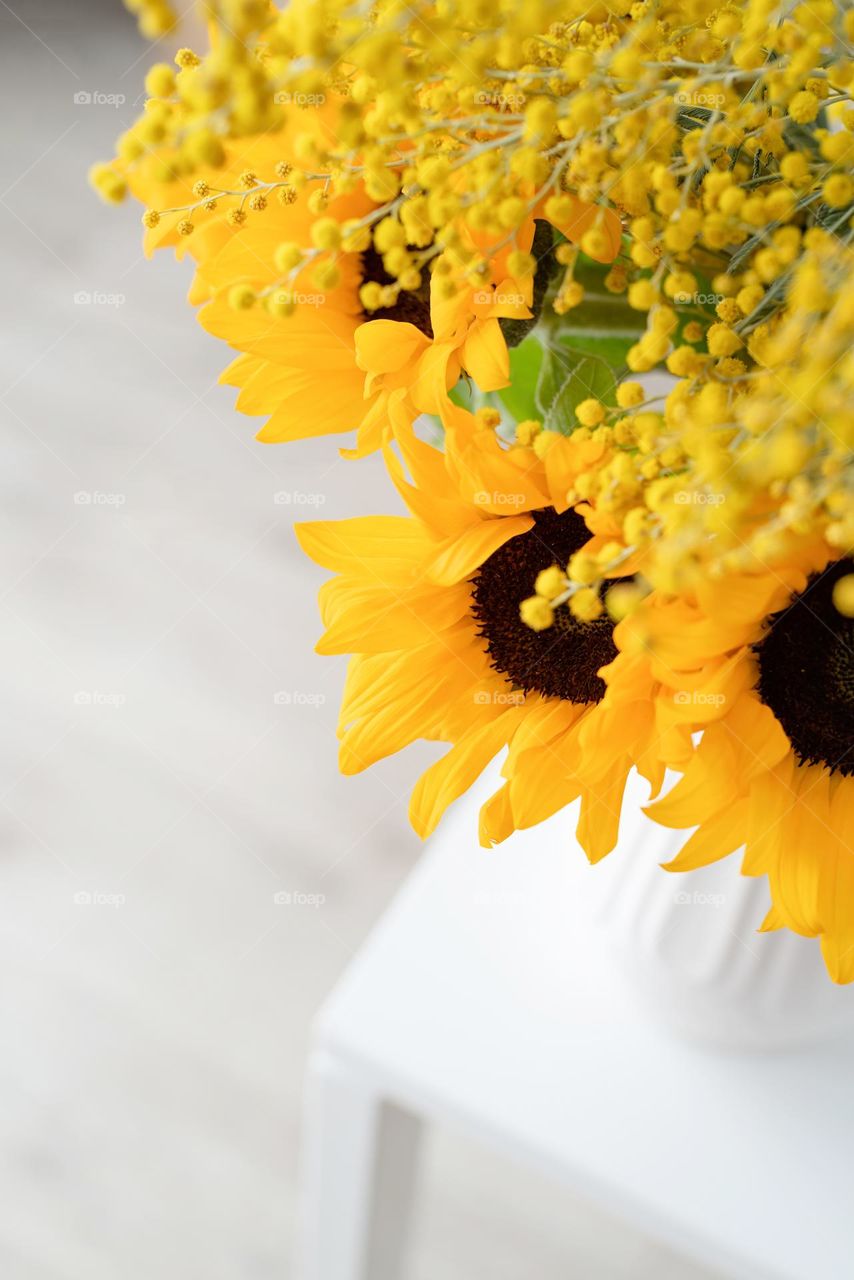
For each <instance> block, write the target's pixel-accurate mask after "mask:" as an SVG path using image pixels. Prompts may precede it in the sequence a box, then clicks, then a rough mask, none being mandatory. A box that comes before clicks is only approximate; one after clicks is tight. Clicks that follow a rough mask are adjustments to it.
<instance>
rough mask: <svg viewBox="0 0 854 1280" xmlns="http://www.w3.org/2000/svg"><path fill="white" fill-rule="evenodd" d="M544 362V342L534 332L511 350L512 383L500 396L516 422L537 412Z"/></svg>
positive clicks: (531, 416)
mask: <svg viewBox="0 0 854 1280" xmlns="http://www.w3.org/2000/svg"><path fill="white" fill-rule="evenodd" d="M542 363H543V347H542V343H541V342H540V340H539V339H538V338H536V337H535V336H534V335H533V334H532V335H531V336H530V337H529V338H526V339H525V341H524V342H520V344H519V346H518V347H513V348H512V349H511V351H510V385H509V386H508V387H504V388H502V390H501V391H499V392H498V398H499V399H500V401H501V403H502V404H503V406H504V408H505V409H506V410H507V411H508V413H510V414H511V415H512V417H513V418H514V420H515V421H516V422H524V421H525V419H526V418H533V417H535V416H536V414H537V402H536V388H537V380H538V378H539V376H540V369H541V367H542Z"/></svg>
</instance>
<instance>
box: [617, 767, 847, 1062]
mask: <svg viewBox="0 0 854 1280" xmlns="http://www.w3.org/2000/svg"><path fill="white" fill-rule="evenodd" d="M643 798H644V797H643V789H642V788H641V787H640V784H639V783H637V782H635V783H634V785H632V786H630V787H629V789H628V792H627V796H626V806H625V810H624V822H623V825H622V828H621V834H620V842H619V847H618V848H617V849H616V850H615V851H614V852H613V853H612V854H611V855H610V857H609V858H608V859H606V860H605V862H604V863H603V864H600V866H599V867H598V868H597V876H596V878H597V880H600V877H601V880H600V884H599V886H598V888H597V891H596V894H595V896H596V898H597V916H598V919H599V925H600V928H601V930H603V931H604V933H605V934H606V937H607V942H608V949H609V950H611V951H612V953H613V955H614V958H615V960H616V962H617V964H618V965H619V966H620V967H621V968H622V969H623V971H624V975H625V980H626V981H627V982H630V983H631V984H632V985H633V986H634V988H635V989H636V991H637V994H638V997H639V998H640V999H642V1000H643V1001H644V1002H645V1003H647V1004H648V1005H649V1006H650V1007H651V1008H652V1009H653V1010H654V1011H655V1013H656V1015H657V1016H659V1017H662V1018H664V1019H666V1020H667V1021H668V1022H670V1023H671V1024H673V1025H675V1026H676V1027H678V1029H679V1030H681V1031H682V1032H684V1033H687V1034H689V1035H691V1036H693V1037H698V1038H702V1039H703V1040H706V1041H713V1042H715V1043H717V1044H720V1045H728V1046H731V1047H740V1048H745V1047H747V1048H757V1049H773V1048H778V1047H782V1046H791V1045H796V1044H799V1043H803V1042H805V1041H810V1040H814V1039H815V1038H817V1037H822V1036H826V1035H829V1034H833V1033H835V1032H838V1031H841V1030H845V1029H850V1028H851V1027H852V1026H854V987H839V986H837V985H835V984H834V983H833V982H831V980H830V978H829V977H828V975H827V971H826V969H825V967H824V963H823V960H822V957H821V951H820V947H819V944H818V941H817V940H815V939H807V938H801V937H798V936H797V935H795V934H792V933H790V932H789V931H788V930H778V931H775V932H773V933H763V934H760V933H758V932H757V930H758V928H759V926H760V925H761V923H762V920H763V919H764V917H765V914H766V912H767V910H768V906H769V896H768V885H767V881H766V879H765V878H764V877H761V878H754V877H748V876H743V875H741V874H740V861H741V859H740V855H739V854H734V855H731V856H730V857H728V858H725V859H723V860H722V861H720V862H717V863H714V864H713V865H711V866H709V867H705V868H701V869H700V870H697V871H690V872H679V873H672V872H667V871H663V870H662V869H661V866H660V864H661V863H662V862H666V861H669V859H670V858H672V857H673V856H674V854H675V853H676V852H677V850H678V848H679V847H680V845H681V843H682V842H683V841H684V833H682V832H674V831H669V830H667V829H666V828H662V827H660V826H658V825H657V824H656V823H654V822H652V821H651V820H650V819H648V818H647V817H645V815H644V814H643V813H641V812H640V807H639V806H640V804H641V803H642V802H643ZM608 864H610V865H608Z"/></svg>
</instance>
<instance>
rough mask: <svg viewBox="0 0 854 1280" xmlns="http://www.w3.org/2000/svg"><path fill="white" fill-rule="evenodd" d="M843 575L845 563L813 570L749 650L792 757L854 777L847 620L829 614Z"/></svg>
mask: <svg viewBox="0 0 854 1280" xmlns="http://www.w3.org/2000/svg"><path fill="white" fill-rule="evenodd" d="M849 573H854V560H851V559H844V560H837V561H836V562H835V563H834V564H832V565H830V566H829V567H828V568H827V569H825V570H824V571H823V572H822V573H814V574H813V575H812V577H811V578H810V579H809V581H808V582H807V585H806V588H805V589H804V591H803V592H802V593H801V594H800V595H797V596H794V597H793V598H792V600H791V602H790V603H789V605H788V607H787V608H786V609H782V610H781V611H780V612H779V613H775V614H773V615H772V617H770V618H769V619H768V626H767V629H766V631H765V634H764V635H763V637H762V639H761V640H759V641H758V642H757V643H756V644H755V645H754V646H753V647H754V652H755V653H756V655H757V658H758V662H759V680H758V682H757V686H756V687H757V691H758V693H759V696H760V698H761V699H762V701H763V702H764V703H765V705H766V706H767V707H770V708H771V710H772V711H773V712H774V715H775V716H776V717H777V719H778V720H779V721H780V724H781V725H782V726H783V728H784V729H785V731H786V734H787V735H788V738H789V741H790V742H791V744H792V749H793V750H794V752H795V755H796V756H797V757H798V759H799V760H800V761H801V763H802V764H823V765H826V766H827V768H828V769H830V771H831V773H840V774H842V775H843V776H845V777H851V776H852V775H854V619H851V618H845V617H843V615H842V614H841V613H839V611H838V610H837V609H836V607H835V606H834V603H833V588H834V586H835V584H836V583H837V582H838V581H839V579H840V578H844V577H845V576H846V575H847V574H849Z"/></svg>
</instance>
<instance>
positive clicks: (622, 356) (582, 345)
mask: <svg viewBox="0 0 854 1280" xmlns="http://www.w3.org/2000/svg"><path fill="white" fill-rule="evenodd" d="M562 342H563V345H564V346H566V347H569V349H570V350H571V351H581V352H584V353H585V354H586V355H590V356H598V357H599V359H600V360H604V361H605V363H606V364H607V365H610V367H611V368H612V369H613V370H615V371H617V370H623V369H625V367H626V356H627V355H628V354H629V351H630V350H631V349H632V347H633V346H634V343H635V340H634V338H621V337H619V336H617V335H614V336H611V337H601V336H600V335H599V334H590V333H571V334H568V335H567V337H566V338H564V339H562Z"/></svg>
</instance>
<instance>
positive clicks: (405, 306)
mask: <svg viewBox="0 0 854 1280" xmlns="http://www.w3.org/2000/svg"><path fill="white" fill-rule="evenodd" d="M531 253H532V254H533V256H534V258H535V259H536V262H537V269H536V272H535V273H534V291H533V297H532V301H531V311H532V312H533V316H532V317H531V319H530V320H507V319H502V320H499V322H498V323H499V324H500V325H501V332H502V333H503V334H504V340H505V342H506V343H507V345H508V347H518V345H519V343H520V342H521V341H522V340H523V339H524V338H526V337H527V336H528V334H529V333H530V332H531V330H532V329H533V327H534V325H535V324H536V323H537V321H538V320H539V318H540V313H541V312H542V309H543V303H544V301H545V297H546V292H547V290H548V287H549V282H550V280H551V278H552V276H553V275H554V273H555V270H556V269H557V265H558V264H557V259H556V258H555V255H554V237H553V235H552V229H551V226H550V225H549V223H548V222H543V221H541V220H538V221H537V222H536V223H535V224H534V240H533V243H532V245H531ZM362 282H363V283H368V282H372V283H375V284H379V285H383V286H385V285H388V284H394V277H393V276H390V275H389V273H388V272H387V271H386V269H385V267H384V266H383V260H382V255H381V254H379V253H377V251H376V249H375V248H374V247H373V245H371V246H370V248H368V249H365V251H364V252H363V254H362ZM365 318H366V319H367V320H398V321H400V322H401V323H404V324H414V325H415V328H416V329H420V330H421V332H422V333H423V334H425V335H426V336H427V337H428V338H432V337H433V322H432V320H431V317H430V273H429V271H427V270H426V269H425V270H424V271H422V272H421V283H420V284H419V286H418V288H417V289H401V290H400V293H399V294H398V295H397V302H395V304H394V306H391V307H379V308H378V309H377V310H376V311H371V312H369V313H367V314H366V316H365Z"/></svg>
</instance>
